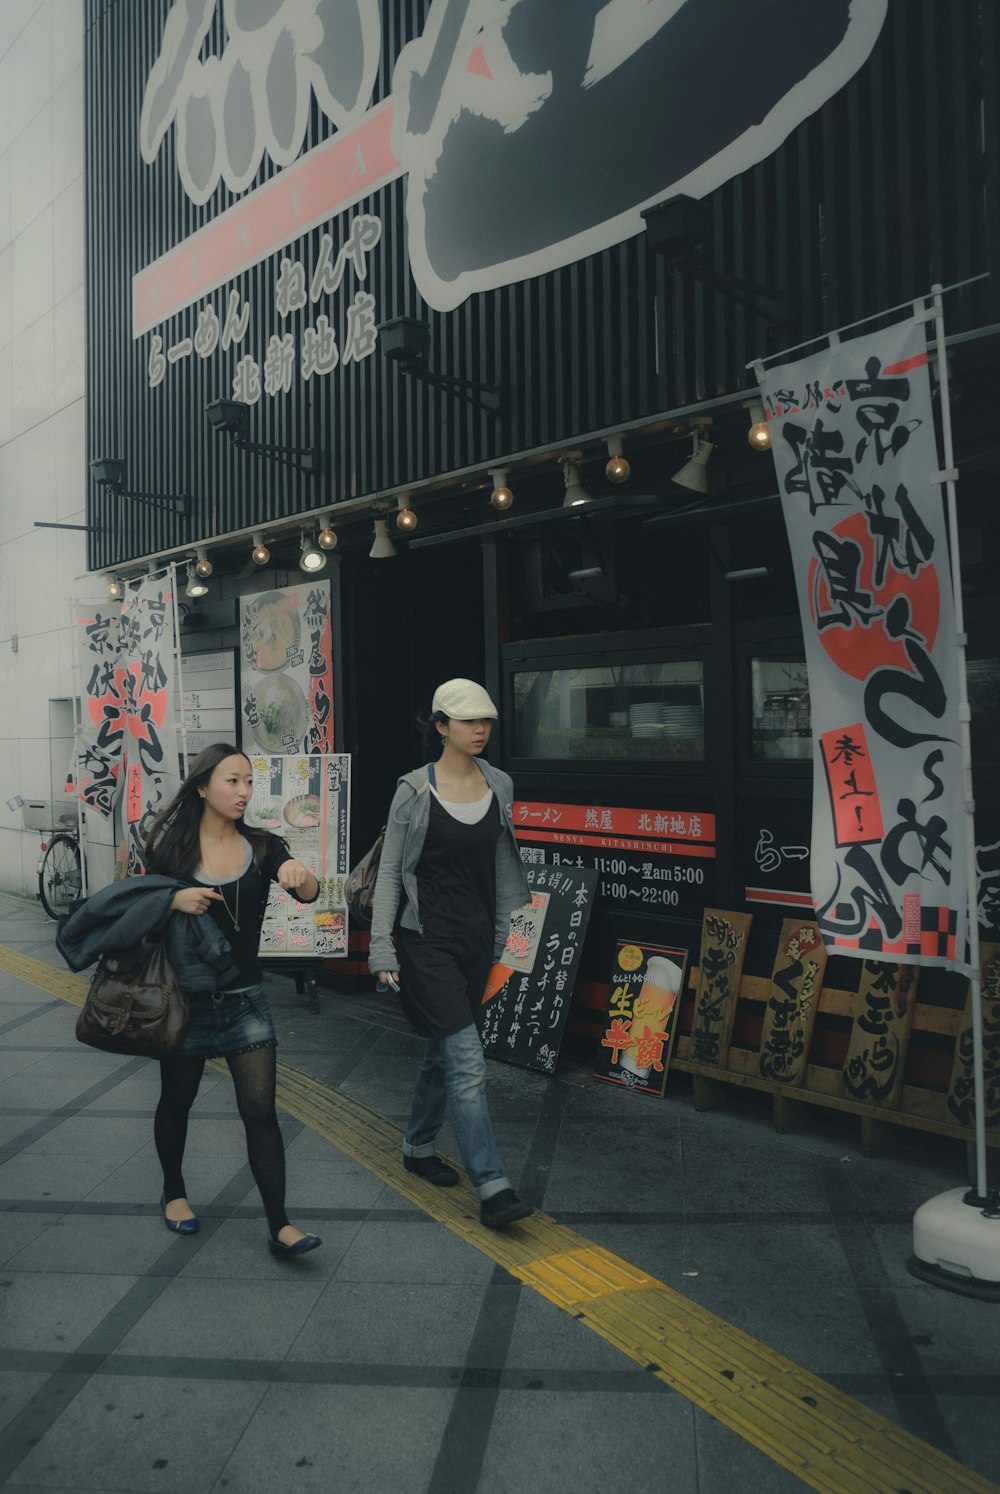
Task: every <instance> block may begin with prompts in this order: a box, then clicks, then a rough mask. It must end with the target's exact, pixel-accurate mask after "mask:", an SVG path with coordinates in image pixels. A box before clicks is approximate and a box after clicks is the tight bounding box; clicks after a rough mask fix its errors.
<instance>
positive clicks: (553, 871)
mask: <svg viewBox="0 0 1000 1494" xmlns="http://www.w3.org/2000/svg"><path fill="white" fill-rule="evenodd" d="M525 871H526V872H527V874H528V885H529V886H530V888H531V904H530V906H525V907H524V908H518V909H516V910H515V912H514V913H512V914H511V920H510V933H509V934H508V936H507V947H506V949H505V950H504V953H503V957H502V959H501V962H500V963H499V964H497V965H494V966H493V969H492V970H491V971H490V976H489V980H488V981H487V985H486V992H485V994H484V996H483V1004H482V1006H481V1007H480V1010H479V1017H478V1025H479V1031H480V1035H481V1037H482V1040H483V1048H484V1049H485V1051H486V1055H487V1057H488V1058H502V1059H503V1060H504V1061H505V1062H506V1063H516V1064H520V1065H522V1067H524V1068H527V1069H540V1070H541V1071H542V1072H543V1073H545V1074H551V1073H552V1071H553V1069H554V1068H555V1066H556V1059H557V1058H558V1056H559V1048H560V1045H561V1043H562V1040H563V1033H564V1032H565V1030H566V1019H567V1017H568V1016H569V1008H570V999H571V997H572V995H573V986H574V984H575V982H576V973H577V970H578V969H579V965H580V952H581V950H582V948H583V941H584V937H585V936H586V933H587V923H588V921H589V919H590V910H591V907H592V905H593V901H594V891H595V888H596V886H597V878H598V873H597V872H596V871H595V870H593V869H592V868H591V867H578V866H528V867H525Z"/></svg>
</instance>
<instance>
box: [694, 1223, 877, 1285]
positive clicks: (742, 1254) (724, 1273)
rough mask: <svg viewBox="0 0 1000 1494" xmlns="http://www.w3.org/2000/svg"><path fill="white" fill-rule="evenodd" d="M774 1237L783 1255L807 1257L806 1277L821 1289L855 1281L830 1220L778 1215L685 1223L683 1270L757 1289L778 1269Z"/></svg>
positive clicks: (708, 1279) (804, 1260)
mask: <svg viewBox="0 0 1000 1494" xmlns="http://www.w3.org/2000/svg"><path fill="white" fill-rule="evenodd" d="M779 1243H780V1250H781V1253H782V1258H783V1259H785V1260H788V1261H800V1262H802V1263H803V1265H804V1266H805V1265H806V1263H808V1264H807V1270H808V1274H809V1277H810V1279H812V1280H815V1281H819V1282H822V1284H823V1290H824V1291H827V1290H829V1289H831V1288H834V1289H838V1290H841V1291H851V1290H852V1289H853V1288H854V1287H855V1286H856V1285H857V1283H856V1282H855V1280H854V1277H853V1275H852V1273H851V1269H850V1267H849V1265H848V1262H847V1257H846V1255H845V1254H844V1249H843V1246H842V1245H841V1243H840V1240H839V1238H838V1236H837V1233H836V1231H835V1230H834V1229H833V1228H832V1227H831V1226H830V1225H825V1224H798V1223H796V1222H795V1220H793V1219H785V1220H782V1222H781V1224H780V1225H779V1226H777V1227H776V1226H775V1225H774V1224H773V1223H764V1222H763V1221H759V1220H748V1221H747V1222H746V1223H745V1224H731V1223H710V1222H698V1223H695V1224H688V1225H687V1226H686V1229H685V1240H684V1266H683V1267H682V1271H685V1272H689V1271H696V1272H697V1273H698V1280H699V1281H700V1282H701V1283H702V1284H703V1285H708V1284H711V1285H712V1286H713V1287H715V1286H718V1287H722V1288H728V1289H737V1288H738V1289H741V1290H743V1291H747V1290H752V1291H754V1292H756V1290H757V1288H758V1286H763V1287H765V1288H766V1287H768V1286H769V1285H770V1284H771V1283H773V1281H774V1280H775V1276H776V1274H780V1269H781V1268H780V1266H778V1265H777V1263H776V1261H775V1248H776V1246H778V1245H779ZM676 1284H677V1283H676V1282H673V1283H671V1285H676Z"/></svg>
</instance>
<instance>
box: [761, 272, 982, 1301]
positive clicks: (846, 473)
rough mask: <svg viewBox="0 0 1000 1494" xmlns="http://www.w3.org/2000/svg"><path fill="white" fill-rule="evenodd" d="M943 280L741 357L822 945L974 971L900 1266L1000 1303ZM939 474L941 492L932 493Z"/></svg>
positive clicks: (851, 953)
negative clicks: (761, 469) (772, 528)
mask: <svg viewBox="0 0 1000 1494" xmlns="http://www.w3.org/2000/svg"><path fill="white" fill-rule="evenodd" d="M974 278H975V279H982V278H984V277H983V276H976V277H974ZM970 283H971V282H970V281H962V282H960V284H962V285H967V284H970ZM958 288H959V286H958V285H953V286H948V287H942V286H940V285H935V286H933V287H932V289H931V292H930V294H929V295H928V296H925V297H921V298H920V299H919V300H918V301H916V302H914V303H912V316H911V318H910V319H909V320H908V321H906V322H902V323H899V324H897V325H896V326H890V327H887V328H883V329H882V330H879V331H876V332H872V333H866V334H864V335H862V336H858V337H856V338H854V339H852V340H851V341H850V342H849V343H846V344H845V343H842V342H841V336H840V334H841V332H845V331H848V330H852V329H853V328H855V327H860V326H863V325H865V324H867V323H871V322H873V321H876V320H880V319H882V318H884V317H886V316H889V315H891V314H892V313H893V312H895V311H900V310H903V309H907V310H910V309H911V307H910V305H909V304H908V305H907V306H906V307H905V308H903V307H894V308H890V309H889V310H888V311H885V312H880V313H877V314H876V315H875V316H872V317H868V318H865V319H863V321H860V322H856V323H852V324H851V327H850V328H840V329H838V330H837V331H834V332H831V333H829V334H828V335H827V338H826V341H827V344H828V345H827V347H826V348H824V349H823V350H822V351H820V352H818V353H814V354H811V355H810V356H809V357H807V358H804V359H800V360H799V361H797V362H794V363H788V362H783V363H781V364H780V365H779V364H777V360H778V359H785V358H787V356H788V352H797V351H800V349H801V347H805V346H807V344H801V345H800V348H793V349H789V350H787V351H786V352H785V353H779V354H776V355H774V357H769V358H767V359H766V360H757V361H756V362H755V363H754V364H753V365H751V366H752V367H753V368H754V370H755V372H756V375H757V380H758V383H759V384H760V387H761V393H762V396H763V398H764V404H765V411H766V415H767V419H768V423H769V426H770V429H771V431H772V453H773V456H774V462H775V468H776V471H777V475H778V480H779V486H780V490H781V498H782V507H783V511H784V515H785V522H786V526H787V529H788V538H789V546H790V549H791V553H792V562H793V567H794V570H795V574H796V584H797V589H798V594H799V605H800V612H801V617H802V625H803V634H804V637H805V643H806V660H807V666H808V670H809V675H810V693H811V696H812V699H813V701H814V702H816V703H817V704H816V708H815V709H814V714H813V734H814V753H813V761H814V783H813V834H812V845H811V875H812V892H813V903H814V906H815V909H816V916H817V922H818V925H819V928H820V931H821V933H822V936H823V940H824V943H825V944H826V946H827V948H828V949H829V950H830V951H831V952H832V953H838V954H843V955H848V956H853V957H855V958H859V959H867V960H870V959H873V958H874V959H878V960H884V961H889V962H895V963H899V964H901V965H928V966H935V967H937V968H943V969H949V970H954V971H956V972H959V973H961V974H964V975H967V976H968V978H969V981H970V1004H971V1025H972V1042H973V1075H974V1089H975V1131H976V1185H975V1187H974V1188H970V1189H962V1188H958V1189H952V1190H950V1191H949V1192H946V1193H943V1194H941V1195H939V1196H938V1197H936V1198H933V1199H930V1200H929V1201H928V1202H927V1203H925V1204H923V1205H922V1206H921V1208H920V1209H918V1211H917V1213H916V1216H915V1218H914V1227H913V1243H914V1254H913V1256H912V1257H911V1259H910V1261H909V1262H908V1266H909V1269H910V1271H911V1272H912V1273H913V1274H914V1275H916V1276H919V1277H920V1278H921V1279H923V1280H925V1281H930V1282H933V1283H934V1284H936V1285H939V1286H943V1287H946V1288H947V1289H949V1290H952V1291H958V1292H963V1293H965V1294H967V1295H972V1296H977V1297H981V1298H985V1299H988V1300H995V1301H1000V1197H998V1196H997V1195H996V1194H990V1192H989V1190H988V1186H987V1173H986V1119H985V1094H984V1073H983V1014H982V992H981V974H980V950H979V917H978V906H977V875H976V840H975V820H974V815H975V804H974V801H973V797H972V754H971V742H970V728H969V721H970V709H969V700H968V684H967V670H966V657H965V645H966V637H965V628H964V618H963V606H962V587H961V569H960V560H959V536H958V513H957V505H956V498H955V481H956V479H957V477H958V472H957V469H956V467H955V462H954V451H953V443H952V429H951V411H950V405H949V399H948V362H947V352H946V348H945V334H944V315H943V307H942V298H943V295H944V294H945V291H946V290H956V289H958ZM930 323H933V327H934V333H933V356H934V357H935V358H936V361H937V374H938V383H939V389H940V395H941V401H940V402H941V451H942V455H943V466H942V468H941V470H938V465H939V464H938V454H937V444H936V440H935V434H934V422H933V413H932V406H931V395H930V376H929V362H930V354H929V351H928V333H927V327H928V324H930ZM814 341H818V339H814ZM765 363H767V364H769V365H775V366H771V367H768V368H767V369H765V366H764V365H765ZM941 488H943V490H944V492H943V499H944V502H943V503H941V502H940V501H939V500H940V496H941V495H937V496H936V495H935V490H936V489H941ZM946 555H947V556H948V558H949V562H950V573H949V566H948V565H946V563H945V559H944V557H945V556H946Z"/></svg>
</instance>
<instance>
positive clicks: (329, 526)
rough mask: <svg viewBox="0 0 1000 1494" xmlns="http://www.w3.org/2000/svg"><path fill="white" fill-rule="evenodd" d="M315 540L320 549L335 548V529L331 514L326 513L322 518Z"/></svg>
mask: <svg viewBox="0 0 1000 1494" xmlns="http://www.w3.org/2000/svg"><path fill="white" fill-rule="evenodd" d="M316 542H317V544H318V545H319V547H320V549H321V550H335V549H336V548H337V531H336V530H335V529H334V527H333V521H332V519H331V516H330V515H329V514H327V516H326V518H325V519H324V520H323V524H322V527H321V529H320V531H319V534H317V536H316Z"/></svg>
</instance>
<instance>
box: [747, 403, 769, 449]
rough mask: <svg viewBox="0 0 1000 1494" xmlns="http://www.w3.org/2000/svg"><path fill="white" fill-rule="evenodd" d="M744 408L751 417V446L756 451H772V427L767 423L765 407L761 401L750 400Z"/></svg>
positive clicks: (749, 434) (748, 436)
mask: <svg viewBox="0 0 1000 1494" xmlns="http://www.w3.org/2000/svg"><path fill="white" fill-rule="evenodd" d="M743 408H744V410H746V412H747V414H748V415H749V416H750V429H749V430H748V431H747V440H748V441H749V443H750V445H751V446H752V447H753V449H754V451H770V450H771V427H770V426H769V425H768V423H767V418H766V416H765V414H764V406H763V405H762V404H761V402H760V400H759V399H748V400H747V401H746V402H745V404H744V406H743Z"/></svg>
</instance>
